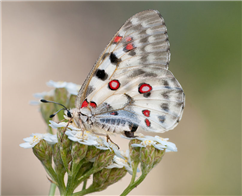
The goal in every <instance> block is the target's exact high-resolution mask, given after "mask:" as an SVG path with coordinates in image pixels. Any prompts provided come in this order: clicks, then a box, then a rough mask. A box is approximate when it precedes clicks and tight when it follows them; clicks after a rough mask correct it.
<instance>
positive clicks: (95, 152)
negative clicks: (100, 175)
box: [85, 146, 101, 161]
mask: <svg viewBox="0 0 242 196" xmlns="http://www.w3.org/2000/svg"><path fill="white" fill-rule="evenodd" d="M100 152H101V150H100V149H98V148H96V147H95V146H88V150H87V154H86V157H85V158H86V160H87V161H90V160H91V159H93V158H94V157H96V156H97V155H98V154H99V153H100Z"/></svg>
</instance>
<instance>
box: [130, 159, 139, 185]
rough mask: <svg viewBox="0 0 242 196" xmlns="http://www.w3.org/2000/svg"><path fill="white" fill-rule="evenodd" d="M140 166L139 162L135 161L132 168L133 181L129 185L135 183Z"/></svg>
mask: <svg viewBox="0 0 242 196" xmlns="http://www.w3.org/2000/svg"><path fill="white" fill-rule="evenodd" d="M138 165H139V162H138V161H134V163H133V165H132V166H133V167H132V169H133V174H132V179H131V181H130V183H129V185H131V184H133V183H134V181H135V178H136V173H137V167H138Z"/></svg>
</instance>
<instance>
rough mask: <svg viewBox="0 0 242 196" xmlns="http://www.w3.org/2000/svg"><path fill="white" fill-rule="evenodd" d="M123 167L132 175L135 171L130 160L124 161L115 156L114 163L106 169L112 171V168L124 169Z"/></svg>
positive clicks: (125, 159)
mask: <svg viewBox="0 0 242 196" xmlns="http://www.w3.org/2000/svg"><path fill="white" fill-rule="evenodd" d="M123 167H125V169H126V170H127V171H128V172H129V173H130V174H131V175H132V173H133V170H132V168H131V166H130V162H129V158H128V157H126V158H124V159H122V158H120V157H118V156H116V155H114V157H113V161H112V163H111V164H110V165H109V166H107V167H106V168H107V169H112V168H123Z"/></svg>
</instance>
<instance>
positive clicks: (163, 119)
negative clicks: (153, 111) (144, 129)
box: [158, 116, 166, 123]
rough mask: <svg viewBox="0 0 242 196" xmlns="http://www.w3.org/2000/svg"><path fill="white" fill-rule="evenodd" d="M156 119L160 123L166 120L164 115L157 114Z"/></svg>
mask: <svg viewBox="0 0 242 196" xmlns="http://www.w3.org/2000/svg"><path fill="white" fill-rule="evenodd" d="M158 119H159V121H160V122H161V123H164V122H165V120H166V117H165V116H158Z"/></svg>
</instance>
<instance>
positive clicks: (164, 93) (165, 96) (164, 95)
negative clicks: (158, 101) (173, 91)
mask: <svg viewBox="0 0 242 196" xmlns="http://www.w3.org/2000/svg"><path fill="white" fill-rule="evenodd" d="M168 94H169V92H167V91H166V92H163V93H161V95H162V97H163V98H165V99H169V95H168Z"/></svg>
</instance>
